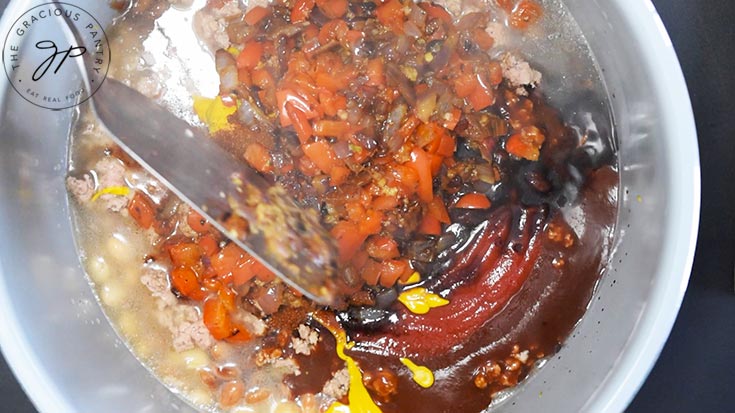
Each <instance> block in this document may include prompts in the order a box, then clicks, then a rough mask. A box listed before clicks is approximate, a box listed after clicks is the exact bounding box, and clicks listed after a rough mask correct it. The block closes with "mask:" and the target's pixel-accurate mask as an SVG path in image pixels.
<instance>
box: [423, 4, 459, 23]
mask: <svg viewBox="0 0 735 413" xmlns="http://www.w3.org/2000/svg"><path fill="white" fill-rule="evenodd" d="M419 7H421V8H422V9H424V11H425V12H426V15H427V16H429V18H432V19H439V20H441V21H442V22H444V23H445V24H451V23H452V15H451V14H449V12H448V11H446V10H445V9H444V8H443V7H441V6H437V5H435V4H432V3H428V2H423V3H419Z"/></svg>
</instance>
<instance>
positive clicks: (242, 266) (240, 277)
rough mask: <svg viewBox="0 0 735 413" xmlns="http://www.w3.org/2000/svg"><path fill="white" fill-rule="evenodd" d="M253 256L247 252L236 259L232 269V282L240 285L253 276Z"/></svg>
mask: <svg viewBox="0 0 735 413" xmlns="http://www.w3.org/2000/svg"><path fill="white" fill-rule="evenodd" d="M255 262H256V260H255V258H253V257H252V256H251V255H249V254H245V255H244V256H243V257H242V258H240V259H239V260H238V261H237V265H236V266H235V268H234V269H233V270H232V284H233V285H234V286H236V287H237V286H240V285H243V284H245V283H246V282H248V281H250V280H251V279H253V277H255V269H254V267H255Z"/></svg>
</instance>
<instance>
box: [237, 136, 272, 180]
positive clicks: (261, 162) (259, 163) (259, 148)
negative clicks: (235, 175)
mask: <svg viewBox="0 0 735 413" xmlns="http://www.w3.org/2000/svg"><path fill="white" fill-rule="evenodd" d="M244 157H245V160H246V161H247V162H248V164H250V166H252V167H253V168H254V169H255V170H256V171H258V172H263V173H265V172H270V171H272V170H273V166H272V165H271V154H270V152H268V149H267V148H266V147H265V146H263V145H261V144H259V143H258V142H253V143H251V144H250V145H248V147H247V148H245V154H244Z"/></svg>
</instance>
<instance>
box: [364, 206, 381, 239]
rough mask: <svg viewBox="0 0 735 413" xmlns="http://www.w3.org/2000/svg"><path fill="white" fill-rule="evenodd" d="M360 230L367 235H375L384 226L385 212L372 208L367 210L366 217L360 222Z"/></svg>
mask: <svg viewBox="0 0 735 413" xmlns="http://www.w3.org/2000/svg"><path fill="white" fill-rule="evenodd" d="M358 228H359V231H360V232H361V233H363V234H365V235H373V234H377V233H378V232H380V230H381V228H383V213H382V212H380V211H376V210H374V209H370V210H367V211H365V218H364V219H363V220H361V221H360V222H359V223H358Z"/></svg>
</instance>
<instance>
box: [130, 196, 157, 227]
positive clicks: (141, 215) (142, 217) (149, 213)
mask: <svg viewBox="0 0 735 413" xmlns="http://www.w3.org/2000/svg"><path fill="white" fill-rule="evenodd" d="M128 213H129V214H130V216H131V217H132V218H133V219H134V220H135V222H137V223H138V225H139V226H140V227H141V228H143V229H148V228H150V227H151V225H153V222H154V221H155V220H156V211H155V209H154V207H153V201H151V200H150V198H148V196H147V195H145V194H144V193H142V192H139V191H136V192H135V195H133V199H131V200H130V202H129V203H128Z"/></svg>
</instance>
